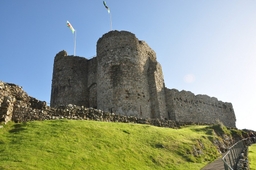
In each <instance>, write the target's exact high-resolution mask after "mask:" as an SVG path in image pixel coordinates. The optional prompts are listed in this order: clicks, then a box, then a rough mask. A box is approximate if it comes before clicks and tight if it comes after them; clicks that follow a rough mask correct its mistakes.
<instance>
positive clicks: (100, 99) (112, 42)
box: [51, 31, 236, 127]
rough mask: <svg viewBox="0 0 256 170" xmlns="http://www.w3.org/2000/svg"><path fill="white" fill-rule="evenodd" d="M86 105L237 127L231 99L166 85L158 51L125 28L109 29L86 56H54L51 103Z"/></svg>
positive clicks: (112, 111)
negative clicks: (95, 48)
mask: <svg viewBox="0 0 256 170" xmlns="http://www.w3.org/2000/svg"><path fill="white" fill-rule="evenodd" d="M69 103H71V104H75V105H83V106H85V107H93V108H97V109H100V110H103V111H105V112H110V113H116V114H118V115H123V116H136V117H138V118H144V119H146V118H151V119H168V120H173V121H177V122H194V123H207V124H211V123H216V122H217V121H221V122H222V123H223V124H224V125H225V126H228V127H236V125H235V122H236V118H235V114H234V110H233V107H232V104H231V103H224V102H221V101H218V100H217V98H214V97H209V96H206V95H194V94H193V93H191V92H187V91H181V92H179V91H178V90H175V89H171V90H170V89H168V88H166V87H165V84H164V78H163V73H162V68H161V65H160V64H159V63H158V62H157V60H156V53H155V52H154V50H152V49H151V48H150V47H149V46H148V45H147V43H146V42H144V41H140V40H138V39H137V38H136V36H135V35H134V34H132V33H130V32H127V31H110V32H109V33H107V34H104V35H103V36H102V37H101V38H100V39H99V40H98V42H97V56H96V57H94V58H92V59H90V60H87V59H86V58H82V57H77V56H68V55H67V53H66V52H65V51H61V52H59V53H58V54H57V55H56V57H55V60H54V68H53V79H52V93H51V106H53V107H57V106H62V105H68V104H69Z"/></svg>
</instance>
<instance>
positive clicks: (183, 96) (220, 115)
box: [165, 88, 236, 127]
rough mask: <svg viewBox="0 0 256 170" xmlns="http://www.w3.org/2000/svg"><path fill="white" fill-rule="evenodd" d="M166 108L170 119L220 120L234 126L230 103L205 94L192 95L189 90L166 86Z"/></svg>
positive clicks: (208, 121) (191, 120)
mask: <svg viewBox="0 0 256 170" xmlns="http://www.w3.org/2000/svg"><path fill="white" fill-rule="evenodd" d="M165 91H166V99H167V101H168V102H167V110H168V111H169V116H170V119H172V120H176V121H180V122H204V123H217V122H218V121H220V122H222V123H223V124H224V125H226V126H228V127H235V126H236V125H235V122H236V118H235V113H234V110H233V106H232V104H231V103H226V102H222V101H218V99H217V98H215V97H209V96H207V95H194V94H193V93H191V92H189V91H184V90H183V91H178V90H176V89H171V90H170V89H167V88H166V90H165Z"/></svg>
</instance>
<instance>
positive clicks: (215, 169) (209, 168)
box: [201, 157, 225, 170]
mask: <svg viewBox="0 0 256 170" xmlns="http://www.w3.org/2000/svg"><path fill="white" fill-rule="evenodd" d="M201 170H225V169H224V163H223V161H222V157H220V158H218V159H216V160H215V161H213V162H211V163H209V164H208V165H206V166H205V167H203V168H202V169H201Z"/></svg>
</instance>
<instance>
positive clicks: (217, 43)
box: [0, 0, 256, 130]
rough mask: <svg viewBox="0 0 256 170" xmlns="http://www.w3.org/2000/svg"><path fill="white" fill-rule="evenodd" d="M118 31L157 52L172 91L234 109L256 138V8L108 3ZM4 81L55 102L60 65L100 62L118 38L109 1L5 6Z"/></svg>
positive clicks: (10, 1)
mask: <svg viewBox="0 0 256 170" xmlns="http://www.w3.org/2000/svg"><path fill="white" fill-rule="evenodd" d="M107 4H108V6H109V7H110V9H111V15H112V22H113V29H114V30H127V31H130V32H133V33H134V34H135V35H136V36H137V37H138V39H140V40H144V41H146V42H147V43H148V45H149V46H150V47H151V48H152V49H153V50H155V52H156V54H157V59H158V61H159V63H160V64H161V65H162V69H163V73H164V78H165V84H166V86H167V87H168V88H176V89H178V90H187V91H191V92H193V93H194V94H207V95H209V96H211V97H216V98H218V99H219V100H221V101H224V102H231V103H232V104H233V107H234V110H235V113H236V118H237V127H238V128H240V129H242V128H248V129H254V130H256V123H255V121H256V117H255V112H256V10H255V9H256V1H255V0H225V1H223V0H207V1H206V0H162V1H156V0H129V1H124V0H119V1H117V0H108V1H107ZM0 19H1V28H0V29H1V31H0V47H1V62H0V80H2V81H4V82H10V83H15V84H18V85H20V86H22V87H23V89H24V90H25V91H26V92H27V93H28V94H29V95H30V96H33V97H35V98H37V99H39V100H44V101H46V102H47V103H49V102H50V92H51V79H52V70H53V60H54V57H55V55H56V54H57V53H58V52H59V51H61V50H66V51H67V52H68V54H70V55H72V54H73V34H72V33H71V31H70V30H69V29H68V28H67V26H66V21H67V20H69V21H70V23H71V24H72V25H73V27H74V28H75V29H76V31H77V51H76V54H77V55H79V56H83V57H86V58H91V57H93V56H95V55H96V42H97V40H98V39H99V38H100V37H101V36H102V35H103V34H105V33H107V32H108V31H109V30H110V17H109V14H108V13H107V10H106V9H105V8H104V6H103V3H102V1H101V0H93V1H91V0H75V1H72V0H62V1H58V0H56V1H53V0H37V1H35V0H23V1H21V0H1V1H0Z"/></svg>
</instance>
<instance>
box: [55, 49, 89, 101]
mask: <svg viewBox="0 0 256 170" xmlns="http://www.w3.org/2000/svg"><path fill="white" fill-rule="evenodd" d="M87 73H88V67H87V59H85V58H82V57H76V56H67V53H66V52H65V51H61V52H59V53H58V54H57V55H56V57H55V59H54V67H53V76H52V92H51V102H50V103H51V106H60V105H67V104H69V103H72V104H76V105H86V106H87V105H88V98H87V97H86V96H88V91H87V88H86V86H87V80H88V79H87V77H86V75H87ZM83 75H85V76H83Z"/></svg>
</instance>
